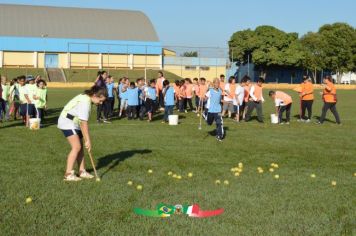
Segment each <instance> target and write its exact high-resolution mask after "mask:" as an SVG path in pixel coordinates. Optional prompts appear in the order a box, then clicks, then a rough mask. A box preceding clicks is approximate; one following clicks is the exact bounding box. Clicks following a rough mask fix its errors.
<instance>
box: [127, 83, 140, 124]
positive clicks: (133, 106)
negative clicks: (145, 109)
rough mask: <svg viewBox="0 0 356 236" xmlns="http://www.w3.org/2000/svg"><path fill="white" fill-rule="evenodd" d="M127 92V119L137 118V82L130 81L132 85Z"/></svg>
mask: <svg viewBox="0 0 356 236" xmlns="http://www.w3.org/2000/svg"><path fill="white" fill-rule="evenodd" d="M126 93H127V105H128V106H127V119H129V120H132V119H136V114H137V106H138V102H139V101H138V88H137V87H136V85H135V82H131V83H130V87H129V88H128V89H127V91H126Z"/></svg>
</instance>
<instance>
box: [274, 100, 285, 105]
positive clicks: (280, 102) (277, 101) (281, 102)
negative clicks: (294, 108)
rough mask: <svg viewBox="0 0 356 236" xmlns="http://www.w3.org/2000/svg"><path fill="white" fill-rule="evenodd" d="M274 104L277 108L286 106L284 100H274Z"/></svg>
mask: <svg viewBox="0 0 356 236" xmlns="http://www.w3.org/2000/svg"><path fill="white" fill-rule="evenodd" d="M274 103H275V104H276V107H281V106H285V104H284V103H283V100H282V99H278V98H276V99H274Z"/></svg>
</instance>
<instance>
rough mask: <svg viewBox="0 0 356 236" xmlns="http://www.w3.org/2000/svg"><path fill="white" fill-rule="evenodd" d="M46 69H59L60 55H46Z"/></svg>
mask: <svg viewBox="0 0 356 236" xmlns="http://www.w3.org/2000/svg"><path fill="white" fill-rule="evenodd" d="M45 67H46V68H58V54H46V56H45Z"/></svg>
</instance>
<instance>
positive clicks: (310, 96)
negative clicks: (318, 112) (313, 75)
mask: <svg viewBox="0 0 356 236" xmlns="http://www.w3.org/2000/svg"><path fill="white" fill-rule="evenodd" d="M300 100H301V117H300V120H299V121H301V122H306V123H309V122H310V120H311V117H312V110H313V102H314V86H313V83H312V82H311V79H310V78H309V77H307V76H305V77H303V83H302V85H301V91H300ZM306 110H307V111H308V117H306V116H305V111H306Z"/></svg>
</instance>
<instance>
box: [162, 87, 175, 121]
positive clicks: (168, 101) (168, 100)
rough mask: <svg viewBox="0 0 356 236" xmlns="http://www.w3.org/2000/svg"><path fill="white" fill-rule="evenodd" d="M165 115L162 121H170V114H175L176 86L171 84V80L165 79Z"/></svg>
mask: <svg viewBox="0 0 356 236" xmlns="http://www.w3.org/2000/svg"><path fill="white" fill-rule="evenodd" d="M163 88H164V90H163V97H164V117H163V121H162V123H166V122H168V116H169V115H172V114H173V108H174V104H175V103H174V88H173V87H171V86H169V81H168V80H165V81H163Z"/></svg>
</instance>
